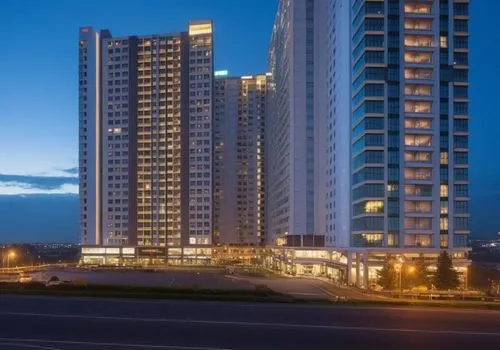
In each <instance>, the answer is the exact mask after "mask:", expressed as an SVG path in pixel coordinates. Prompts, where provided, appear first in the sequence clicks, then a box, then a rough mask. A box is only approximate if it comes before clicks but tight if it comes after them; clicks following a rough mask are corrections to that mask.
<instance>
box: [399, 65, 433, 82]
mask: <svg viewBox="0 0 500 350" xmlns="http://www.w3.org/2000/svg"><path fill="white" fill-rule="evenodd" d="M404 73H405V79H415V80H432V69H425V68H405V72H404Z"/></svg>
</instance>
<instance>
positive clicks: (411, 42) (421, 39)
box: [405, 35, 432, 47]
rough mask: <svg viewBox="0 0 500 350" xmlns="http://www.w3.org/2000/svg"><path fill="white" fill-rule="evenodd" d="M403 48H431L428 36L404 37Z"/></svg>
mask: <svg viewBox="0 0 500 350" xmlns="http://www.w3.org/2000/svg"><path fill="white" fill-rule="evenodd" d="M405 46H416V47H429V46H432V36H430V35H405Z"/></svg>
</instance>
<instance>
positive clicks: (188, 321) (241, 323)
mask: <svg viewBox="0 0 500 350" xmlns="http://www.w3.org/2000/svg"><path fill="white" fill-rule="evenodd" d="M0 315H7V316H29V317H47V318H73V319H88V320H108V321H127V322H158V323H185V324H207V325H225V326H242V327H279V328H309V329H326V330H347V331H367V332H400V333H424V334H442V335H480V336H494V337H500V333H496V332H474V331H454V330H432V329H411V328H380V327H366V326H365V327H357V326H341V325H322V324H300V323H280V322H277V323H270V322H245V321H217V320H192V319H170V318H141V317H137V318H136V317H118V316H97V315H63V314H43V313H24V312H0ZM0 340H1V338H0Z"/></svg>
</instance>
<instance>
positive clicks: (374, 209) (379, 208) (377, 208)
mask: <svg viewBox="0 0 500 350" xmlns="http://www.w3.org/2000/svg"><path fill="white" fill-rule="evenodd" d="M383 212H384V202H383V201H367V202H366V204H365V213H383Z"/></svg>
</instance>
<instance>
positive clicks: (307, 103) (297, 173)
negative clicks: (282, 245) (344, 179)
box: [266, 0, 328, 243]
mask: <svg viewBox="0 0 500 350" xmlns="http://www.w3.org/2000/svg"><path fill="white" fill-rule="evenodd" d="M327 4H328V2H325V1H317V0H296V1H280V2H279V5H278V10H277V13H276V17H275V22H274V27H273V32H272V37H271V43H270V47H269V57H268V60H269V71H270V74H271V75H270V85H269V108H268V112H267V113H268V116H269V117H268V118H267V121H268V125H266V133H267V140H268V144H267V146H266V149H267V153H266V158H267V162H268V168H267V178H268V182H267V183H266V194H267V196H266V198H267V199H266V200H267V210H266V213H267V219H266V222H267V237H268V242H269V243H273V242H274V240H275V239H276V238H278V237H280V236H284V235H320V234H321V235H324V228H325V222H324V221H325V203H326V197H325V192H324V188H323V187H324V182H325V181H326V171H325V169H326V163H325V161H324V160H325V156H326V136H325V134H326V130H325V128H324V123H325V109H326V95H325V94H324V89H325V84H326V82H325V78H326V74H325V68H326V63H327V60H326V50H325V44H326V8H327V6H326V5H327Z"/></svg>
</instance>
